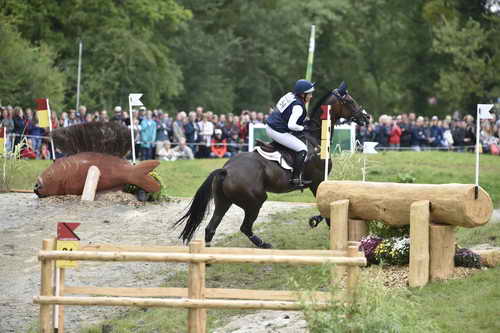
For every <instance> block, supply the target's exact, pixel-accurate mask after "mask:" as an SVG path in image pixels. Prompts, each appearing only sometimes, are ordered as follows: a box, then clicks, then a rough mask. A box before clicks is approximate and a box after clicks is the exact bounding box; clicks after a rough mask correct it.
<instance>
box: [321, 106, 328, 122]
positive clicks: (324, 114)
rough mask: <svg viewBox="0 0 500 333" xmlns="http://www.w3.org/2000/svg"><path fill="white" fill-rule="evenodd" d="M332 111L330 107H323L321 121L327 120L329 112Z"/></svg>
mask: <svg viewBox="0 0 500 333" xmlns="http://www.w3.org/2000/svg"><path fill="white" fill-rule="evenodd" d="M329 110H330V105H321V111H323V112H322V113H321V117H320V119H321V120H327V119H328V111H329Z"/></svg>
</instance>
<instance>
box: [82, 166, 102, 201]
mask: <svg viewBox="0 0 500 333" xmlns="http://www.w3.org/2000/svg"><path fill="white" fill-rule="evenodd" d="M100 177H101V171H100V170H99V168H98V167H96V166H95V165H92V166H91V167H90V168H89V171H87V178H86V179H85V186H84V188H83V193H82V201H94V198H95V192H96V190H97V184H98V183H99V178H100Z"/></svg>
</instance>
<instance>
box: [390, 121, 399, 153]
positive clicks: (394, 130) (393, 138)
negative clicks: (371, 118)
mask: <svg viewBox="0 0 500 333" xmlns="http://www.w3.org/2000/svg"><path fill="white" fill-rule="evenodd" d="M389 118H390V117H389ZM389 124H390V134H389V145H390V147H391V148H394V149H399V146H400V144H401V134H402V132H401V128H399V126H398V121H397V120H392V118H390V122H389Z"/></svg>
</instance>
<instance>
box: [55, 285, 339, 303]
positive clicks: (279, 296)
mask: <svg viewBox="0 0 500 333" xmlns="http://www.w3.org/2000/svg"><path fill="white" fill-rule="evenodd" d="M64 291H65V295H100V296H129V297H188V292H187V288H161V287H158V288H113V287H84V286H66V287H65V289H64ZM309 295H310V296H311V298H313V299H315V300H318V301H325V302H327V301H329V300H330V299H331V294H330V293H327V292H315V293H309V292H307V293H302V292H297V291H288V290H254V289H232V288H229V289H225V288H206V289H205V297H206V298H226V299H240V300H243V299H248V300H274V301H298V300H300V299H302V298H304V297H305V296H309Z"/></svg>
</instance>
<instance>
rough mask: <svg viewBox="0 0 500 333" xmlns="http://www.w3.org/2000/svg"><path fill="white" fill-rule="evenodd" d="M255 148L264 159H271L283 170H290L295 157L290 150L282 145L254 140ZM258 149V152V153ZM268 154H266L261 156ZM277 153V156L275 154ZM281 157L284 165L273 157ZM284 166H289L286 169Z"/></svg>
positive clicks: (295, 154)
mask: <svg viewBox="0 0 500 333" xmlns="http://www.w3.org/2000/svg"><path fill="white" fill-rule="evenodd" d="M255 146H256V147H257V148H256V150H257V152H258V153H259V154H260V155H261V156H262V157H264V158H267V159H271V160H275V161H277V162H278V163H279V164H280V165H281V166H282V167H283V168H284V169H288V170H292V166H293V164H294V161H295V159H296V157H297V152H295V151H293V150H291V149H290V148H288V147H286V146H283V145H282V144H280V143H278V142H276V141H272V142H264V141H262V140H259V139H256V140H255ZM259 148H260V151H259ZM262 152H264V153H268V154H263V153H262ZM276 153H278V154H276ZM278 155H281V156H280V158H281V159H283V160H284V162H286V164H285V165H284V164H283V163H282V161H280V160H279V158H278V159H277V158H275V157H274V156H278ZM271 156H273V157H271ZM286 166H289V167H288V168H287V167H286Z"/></svg>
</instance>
